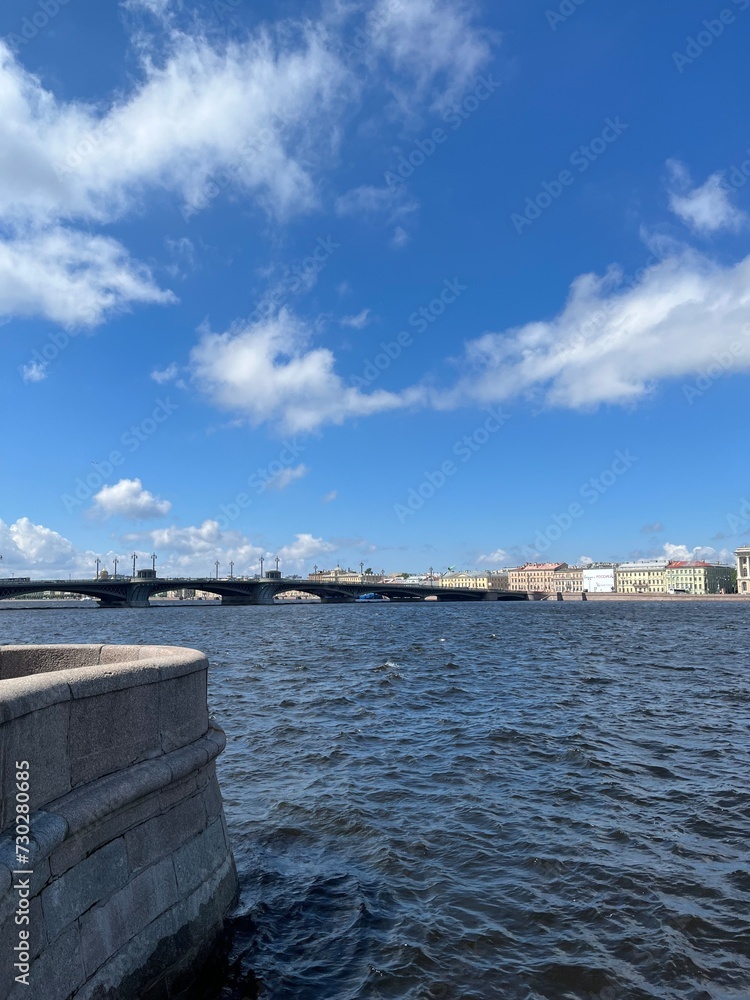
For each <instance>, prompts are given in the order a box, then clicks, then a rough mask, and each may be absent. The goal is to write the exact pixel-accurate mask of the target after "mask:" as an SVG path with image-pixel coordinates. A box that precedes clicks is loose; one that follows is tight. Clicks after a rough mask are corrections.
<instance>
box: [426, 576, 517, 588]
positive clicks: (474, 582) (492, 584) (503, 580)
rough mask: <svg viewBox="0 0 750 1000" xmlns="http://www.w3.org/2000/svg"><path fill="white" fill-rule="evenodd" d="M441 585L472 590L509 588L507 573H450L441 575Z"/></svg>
mask: <svg viewBox="0 0 750 1000" xmlns="http://www.w3.org/2000/svg"><path fill="white" fill-rule="evenodd" d="M440 586H441V587H470V588H471V589H472V590H508V589H509V588H508V574H507V573H449V574H447V575H446V576H442V577H440Z"/></svg>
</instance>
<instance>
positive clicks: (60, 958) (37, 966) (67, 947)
mask: <svg viewBox="0 0 750 1000" xmlns="http://www.w3.org/2000/svg"><path fill="white" fill-rule="evenodd" d="M84 979H85V973H84V969H83V962H82V960H81V948H80V943H79V939H78V927H77V926H76V925H75V924H74V925H73V926H72V927H70V928H69V929H68V930H67V931H66V932H65V933H64V934H62V935H61V936H60V937H59V938H58V939H57V941H54V942H53V943H52V944H51V945H50V946H49V947H48V948H46V949H45V951H43V952H42V954H41V955H40V956H39V958H38V959H37V960H36V961H35V962H34V963H33V965H32V967H31V971H30V973H29V986H23V985H21V984H20V983H16V984H14V987H13V989H12V990H11V992H10V993H9V994H8V1000H68V997H70V996H71V995H72V994H73V993H74V992H75V990H76V989H77V988H78V987H79V986H82V985H83V982H84Z"/></svg>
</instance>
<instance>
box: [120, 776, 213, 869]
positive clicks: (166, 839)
mask: <svg viewBox="0 0 750 1000" xmlns="http://www.w3.org/2000/svg"><path fill="white" fill-rule="evenodd" d="M206 822H207V819H206V809H205V806H204V804H203V797H202V796H201V795H198V794H196V795H193V796H191V798H189V799H185V800H184V801H182V802H180V803H178V804H177V805H176V806H173V807H172V809H169V810H168V811H167V812H165V813H161V814H160V815H159V816H154V818H153V819H150V820H149V821H148V822H147V823H142V824H141V825H140V826H137V827H135V829H133V830H129V831H128V833H126V834H125V843H126V845H127V852H128V864H129V867H130V870H131V871H139V870H140V869H141V868H146V867H147V866H148V865H151V864H153V863H154V862H156V861H159V860H160V859H161V858H163V857H166V856H167V855H168V854H170V853H171V852H172V851H175V850H176V849H177V848H179V847H181V846H182V845H183V844H184V843H185V842H186V841H187V840H190V839H191V838H192V837H195V836H196V834H198V833H200V832H201V831H203V830H205V828H206Z"/></svg>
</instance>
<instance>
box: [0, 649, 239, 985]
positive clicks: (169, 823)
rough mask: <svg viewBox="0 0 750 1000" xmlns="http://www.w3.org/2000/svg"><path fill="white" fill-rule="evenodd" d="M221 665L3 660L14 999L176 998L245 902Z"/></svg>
mask: <svg viewBox="0 0 750 1000" xmlns="http://www.w3.org/2000/svg"><path fill="white" fill-rule="evenodd" d="M207 671H208V662H207V660H206V658H205V656H204V655H203V654H202V653H200V652H198V651H197V650H194V649H181V648H177V647H172V646H107V645H80V646H0V760H1V761H2V768H1V772H2V796H1V797H0V1000H16V998H20V997H24V998H29V1000H72V998H75V1000H115V998H116V1000H136V998H138V1000H141V998H143V1000H161V998H167V997H175V996H178V995H179V994H180V992H181V991H182V990H184V989H185V988H187V987H188V986H189V984H190V982H191V980H192V978H193V977H194V975H195V973H196V971H197V970H198V969H199V968H200V966H201V965H202V964H203V962H204V961H205V959H206V957H207V956H208V954H209V953H210V951H211V948H212V946H213V945H214V943H215V941H216V939H217V937H218V935H219V934H220V932H221V928H222V924H223V921H224V917H225V915H226V913H227V911H228V910H229V908H230V907H231V906H232V904H233V902H234V900H235V898H236V894H237V875H236V871H235V866H234V860H233V857H232V852H231V848H230V844H229V838H228V835H227V830H226V822H225V819H224V811H223V806H222V800H221V792H220V790H219V785H218V782H217V778H216V771H215V758H216V757H217V756H218V754H219V753H221V751H222V750H223V749H224V743H225V739H224V733H223V732H222V730H221V729H219V728H218V727H217V726H215V725H214V724H213V722H212V721H211V720H210V719H209V716H208V708H207V698H206V686H207Z"/></svg>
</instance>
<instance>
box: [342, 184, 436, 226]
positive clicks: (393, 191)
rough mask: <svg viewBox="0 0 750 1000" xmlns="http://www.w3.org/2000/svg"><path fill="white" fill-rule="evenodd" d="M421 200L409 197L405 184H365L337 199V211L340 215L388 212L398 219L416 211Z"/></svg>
mask: <svg viewBox="0 0 750 1000" xmlns="http://www.w3.org/2000/svg"><path fill="white" fill-rule="evenodd" d="M418 208H419V202H417V201H415V200H414V199H413V198H410V197H409V193H408V190H407V187H406V185H405V184H389V185H386V186H385V187H374V186H373V185H372V184H363V185H362V186H361V187H357V188H352V189H351V190H350V191H347V192H346V194H343V195H341V197H340V198H338V199H337V200H336V211H337V212H338V214H339V215H353V216H355V217H359V216H362V215H378V214H380V213H386V214H388V215H389V216H390V217H391V218H394V219H397V218H400V217H401V216H403V215H408V214H409V213H411V212H416V210H417V209H418Z"/></svg>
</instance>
